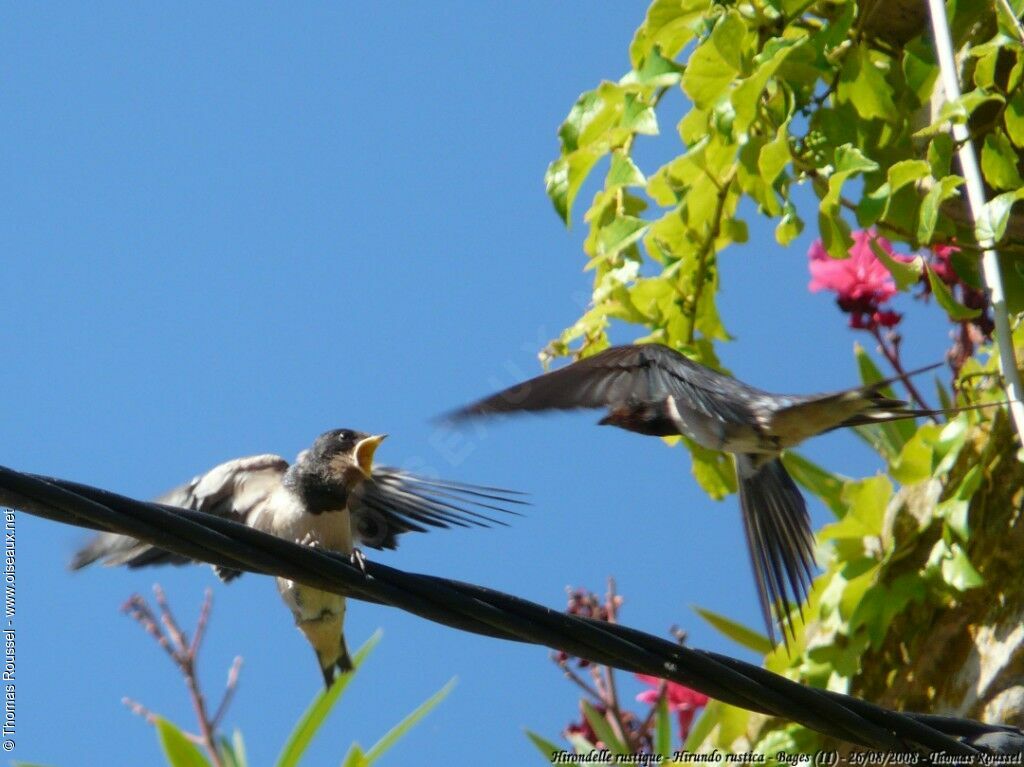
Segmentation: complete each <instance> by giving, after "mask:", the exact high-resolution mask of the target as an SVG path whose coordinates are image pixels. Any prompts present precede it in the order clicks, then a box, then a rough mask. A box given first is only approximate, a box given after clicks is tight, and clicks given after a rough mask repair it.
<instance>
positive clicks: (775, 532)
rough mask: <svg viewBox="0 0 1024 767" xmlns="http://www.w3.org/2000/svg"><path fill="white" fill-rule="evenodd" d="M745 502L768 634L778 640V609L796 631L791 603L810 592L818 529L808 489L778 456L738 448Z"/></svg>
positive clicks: (745, 518) (781, 620) (742, 503)
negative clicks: (801, 486)
mask: <svg viewBox="0 0 1024 767" xmlns="http://www.w3.org/2000/svg"><path fill="white" fill-rule="evenodd" d="M736 475H737V478H738V480H739V490H740V508H741V509H742V511H743V530H744V532H745V533H746V538H747V551H748V553H749V555H750V563H751V565H752V566H753V568H754V579H755V580H756V582H757V597H758V600H759V601H760V603H761V613H762V614H763V616H764V621H765V626H767V628H768V636H769V637H770V638H771V640H772V643H773V644H774V643H775V632H774V628H773V626H774V624H773V622H772V615H773V613H774V615H775V617H776V618H777V620H778V622H779V624H780V625H781V626H782V637H783V640H786V630H787V629H788V630H789V635H790V636H795V634H794V632H793V616H792V608H793V607H794V606H796V607H799V605H801V604H802V603H803V601H804V600H805V599H806V597H807V591H808V589H809V588H810V585H811V581H812V580H813V577H814V576H813V570H814V533H813V532H812V529H811V518H810V516H809V515H808V513H807V505H806V503H805V502H804V498H803V495H801V494H800V490H799V489H798V488H797V486H796V483H794V482H793V479H792V477H790V476H789V473H788V472H787V471H786V468H785V467H784V466H783V465H782V461H780V460H779V459H778V458H771V459H770V460H767V461H766V460H765V456H756V455H744V454H742V453H741V454H737V456H736Z"/></svg>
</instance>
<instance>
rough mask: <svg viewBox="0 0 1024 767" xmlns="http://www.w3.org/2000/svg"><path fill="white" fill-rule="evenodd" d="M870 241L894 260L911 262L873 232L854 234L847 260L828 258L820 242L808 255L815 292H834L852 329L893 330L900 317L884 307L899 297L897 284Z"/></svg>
mask: <svg viewBox="0 0 1024 767" xmlns="http://www.w3.org/2000/svg"><path fill="white" fill-rule="evenodd" d="M871 240H874V241H875V243H876V244H877V245H878V246H880V247H881V248H882V249H883V250H885V252H886V253H888V254H889V255H890V256H891V257H892V258H894V259H896V260H898V261H907V260H909V257H908V256H903V255H900V254H898V253H896V252H895V251H894V250H893V247H892V244H891V243H890V242H889V241H888V240H887V239H885V238H884V237H880V236H878V235H877V234H876V233H875V232H874V231H869V230H867V231H866V230H861V231H858V232H854V233H853V246H852V247H851V248H850V250H849V254H850V255H849V257H848V258H832V257H831V256H829V254H828V252H827V251H826V250H825V247H824V246H823V245H822V242H821V240H816V241H815V242H814V243H813V244H812V245H811V248H810V250H809V251H808V253H807V256H808V258H809V259H810V263H809V264H808V268H809V269H810V272H811V281H810V283H809V284H808V286H807V287H808V288H809V289H810V290H811V291H812V292H818V291H820V290H831V291H832V292H834V293H835V294H836V302H837V303H838V304H839V308H840V309H842V310H843V311H844V312H846V313H847V314H849V315H850V327H853V328H860V329H866V330H874V329H875V328H877V327H878V326H880V325H881V326H883V327H893V326H894V325H896V324H897V323H898V322H899V321H900V319H901V315H899V314H897V313H896V312H893V311H890V310H888V309H883V308H882V304H883V303H885V302H886V301H888V300H889V299H890V298H892V297H893V296H894V295H896V292H897V291H896V283H895V281H894V280H893V278H892V275H891V274H889V270H888V269H886V268H885V264H883V263H882V262H881V261H879V260H878V258H877V257H876V256H875V254H874V251H873V250H872V249H871Z"/></svg>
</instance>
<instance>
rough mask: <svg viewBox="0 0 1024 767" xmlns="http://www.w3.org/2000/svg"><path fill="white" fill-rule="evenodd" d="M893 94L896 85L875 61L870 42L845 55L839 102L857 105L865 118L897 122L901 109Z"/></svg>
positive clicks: (838, 86) (838, 90) (859, 112)
mask: <svg viewBox="0 0 1024 767" xmlns="http://www.w3.org/2000/svg"><path fill="white" fill-rule="evenodd" d="M892 95H893V88H892V86H891V85H889V82H888V81H887V80H886V79H885V75H884V74H883V73H882V70H881V69H879V68H878V67H877V66H876V65H875V63H874V62H873V61H872V60H871V51H870V50H869V48H868V46H867V44H866V43H865V44H861V45H858V46H857V48H856V49H855V50H854V51H851V52H849V53H848V54H847V55H846V56H845V58H844V59H843V69H842V71H841V73H840V75H839V83H838V84H837V86H836V96H837V98H838V100H839V101H848V102H850V103H851V104H853V105H854V106H855V107H856V108H857V112H858V114H860V115H861V117H863V118H866V119H870V118H872V117H878V118H881V119H883V120H888V121H893V119H894V118H895V117H896V116H897V112H896V105H895V104H894V103H893V100H892Z"/></svg>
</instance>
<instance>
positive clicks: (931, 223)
mask: <svg viewBox="0 0 1024 767" xmlns="http://www.w3.org/2000/svg"><path fill="white" fill-rule="evenodd" d="M963 181H964V180H963V179H962V178H961V177H960V176H944V177H943V178H942V179H940V180H939V182H938V183H937V184H935V185H934V186H932V188H931V189H929V190H928V194H926V195H925V196H924V200H923V201H922V202H921V214H920V218H919V219H918V224H917V241H918V242H931V241H932V234H934V233H935V225H936V224H938V223H939V210H940V206H941V205H942V203H943V202H944V201H945V200H948V199H949V198H950V197H953V196H955V195H956V190H957V187H958V186H960V184H962V183H963Z"/></svg>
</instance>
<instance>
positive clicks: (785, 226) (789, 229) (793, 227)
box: [775, 202, 804, 245]
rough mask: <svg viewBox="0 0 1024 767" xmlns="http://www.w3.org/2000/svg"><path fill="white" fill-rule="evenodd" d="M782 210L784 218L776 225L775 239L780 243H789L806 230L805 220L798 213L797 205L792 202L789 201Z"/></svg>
mask: <svg viewBox="0 0 1024 767" xmlns="http://www.w3.org/2000/svg"><path fill="white" fill-rule="evenodd" d="M782 211H783V212H782V218H781V219H779V224H778V226H776V227H775V241H776V242H778V243H779V245H789V243H791V242H792V241H793V240H795V239H796V238H797V237H799V236H800V233H801V232H802V231H803V230H804V222H803V220H802V219H801V218H800V216H798V215H797V213H796V207H794V206H793V204H792V203H790V202H787V203H786V204H785V205H784V206H783V207H782Z"/></svg>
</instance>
